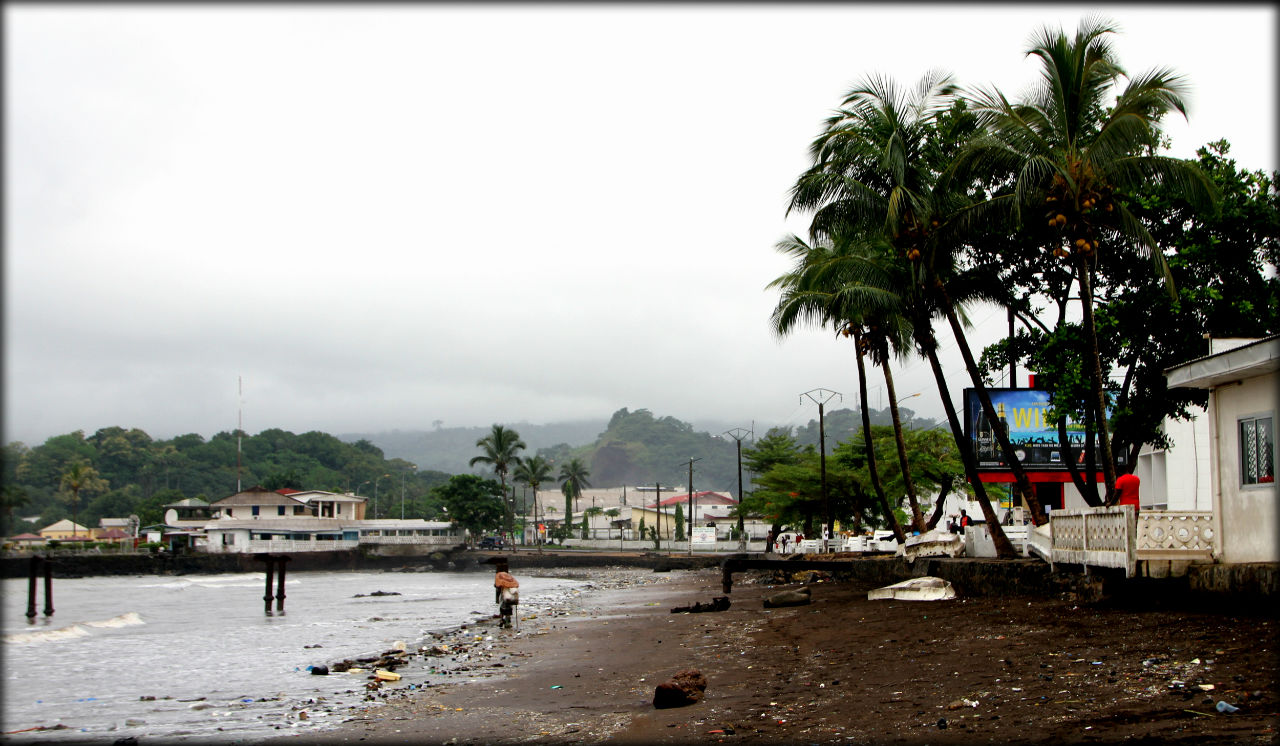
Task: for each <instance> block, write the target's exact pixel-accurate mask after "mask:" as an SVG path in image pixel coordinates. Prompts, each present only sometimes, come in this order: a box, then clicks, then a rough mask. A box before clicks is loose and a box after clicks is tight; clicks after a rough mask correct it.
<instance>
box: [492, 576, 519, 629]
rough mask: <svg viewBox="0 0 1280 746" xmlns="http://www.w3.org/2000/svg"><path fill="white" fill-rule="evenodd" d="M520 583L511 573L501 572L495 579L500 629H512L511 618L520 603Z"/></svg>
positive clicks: (494, 586) (495, 599)
mask: <svg viewBox="0 0 1280 746" xmlns="http://www.w3.org/2000/svg"><path fill="white" fill-rule="evenodd" d="M519 587H520V583H519V581H517V580H516V579H515V577H514V576H512V575H511V573H509V572H506V571H505V570H499V571H498V573H497V574H496V575H494V577H493V588H494V592H495V593H494V595H495V598H494V601H496V602H497V604H498V616H499V617H500V618H499V620H498V626H499V627H510V626H511V617H512V616H513V615H514V614H515V609H516V606H517V605H519V603H520V591H519V590H518V588H519Z"/></svg>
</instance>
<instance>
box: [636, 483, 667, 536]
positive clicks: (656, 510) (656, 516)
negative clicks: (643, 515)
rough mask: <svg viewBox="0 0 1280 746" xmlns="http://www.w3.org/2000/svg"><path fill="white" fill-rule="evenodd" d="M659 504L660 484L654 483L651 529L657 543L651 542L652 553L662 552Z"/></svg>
mask: <svg viewBox="0 0 1280 746" xmlns="http://www.w3.org/2000/svg"><path fill="white" fill-rule="evenodd" d="M661 502H662V482H654V483H653V514H654V515H653V522H654V524H655V525H654V527H653V528H652V529H651V530H652V531H653V535H654V536H655V537H657V541H655V542H653V551H654V552H660V551H662V532H661V531H660V530H659V529H660V528H661V527H662V508H661V506H660V505H659V503H661ZM640 538H641V539H643V538H644V537H643V536H641V537H640Z"/></svg>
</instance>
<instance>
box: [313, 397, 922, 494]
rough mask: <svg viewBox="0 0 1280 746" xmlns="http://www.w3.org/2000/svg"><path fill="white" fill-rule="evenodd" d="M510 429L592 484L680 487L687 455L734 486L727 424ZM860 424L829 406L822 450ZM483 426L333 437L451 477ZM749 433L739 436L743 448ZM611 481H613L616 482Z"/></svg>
mask: <svg viewBox="0 0 1280 746" xmlns="http://www.w3.org/2000/svg"><path fill="white" fill-rule="evenodd" d="M901 413H902V418H903V424H904V425H908V426H911V427H916V428H928V427H934V426H935V423H934V421H933V420H928V419H923V420H921V419H916V418H915V417H914V413H913V412H912V411H911V410H910V409H907V408H905V407H903V408H901ZM870 414H871V422H872V424H873V425H888V424H890V419H889V411H888V410H887V409H884V410H871V413H870ZM499 424H502V425H504V426H506V427H508V428H511V429H513V430H515V431H516V432H517V433H519V434H520V439H521V440H523V441H524V442H525V445H526V446H527V448H526V450H525V451H523V452H522V455H526V456H531V455H533V454H536V453H538V452H539V451H543V452H544V454H545V455H548V456H549V457H551V458H552V459H553V460H556V461H563V460H564V459H567V458H569V457H573V456H578V457H582V458H583V459H584V462H585V463H587V464H588V466H589V468H590V469H591V471H592V478H591V483H592V485H593V486H596V487H613V486H619V485H621V484H624V483H626V484H639V483H646V482H648V481H650V480H661V481H662V482H663V483H665V484H676V483H680V484H684V483H685V482H687V481H688V479H687V473H686V471H687V470H686V469H681V468H680V463H681V462H683V461H685V460H687V459H688V458H698V459H703V458H705V459H706V460H705V461H703V462H702V463H700V464H698V467H697V471H698V472H699V473H697V474H695V487H696V488H699V489H702V488H706V489H717V490H723V489H729V488H730V487H736V483H737V482H736V480H737V477H736V473H737V464H736V459H734V458H733V457H732V454H733V452H734V449H733V446H732V441H730V440H728V439H727V438H721V437H719V436H720V434H721V433H723V432H725V431H726V430H728V429H729V428H730V427H732V426H730V425H725V424H723V423H718V422H710V421H706V422H702V423H699V424H700V426H695V425H693V424H690V423H688V422H684V421H682V420H678V419H676V418H674V417H654V416H653V414H652V413H651V412H649V410H647V409H637V410H634V411H629V410H627V409H625V408H624V409H620V410H618V411H617V412H615V413H614V414H613V416H612V417H611V418H610V419H609V420H578V421H571V422H556V423H549V424H545V425H534V424H531V423H528V422H516V423H499ZM770 427H771V426H770V425H761V424H759V423H757V424H756V425H755V432H754V437H755V438H757V439H758V438H761V437H764V435H765V434H766V433H767V432H768V430H769V428H770ZM861 427H862V420H861V415H859V414H858V411H857V410H855V409H836V410H833V411H830V412H827V414H826V433H827V450H828V452H830V451H831V450H832V449H834V448H835V444H836V443H837V442H839V441H842V440H846V439H848V438H849V437H850V435H851V434H852V433H853V432H854V431H855V430H858V429H860V428H861ZM489 431H490V428H489V427H437V428H435V429H434V430H391V431H381V432H363V433H343V434H340V435H338V436H337V437H338V438H339V439H340V440H343V441H346V442H355V441H358V440H362V439H363V440H367V441H368V442H370V443H372V444H373V445H375V446H377V447H378V448H379V449H381V450H382V452H383V454H385V455H386V457H387V458H402V459H404V460H406V461H409V462H412V463H414V464H417V466H418V468H419V469H423V470H426V469H433V470H437V471H442V472H447V473H450V474H470V473H476V474H484V473H488V472H487V470H486V469H485V468H484V467H482V466H476V467H475V468H473V467H471V466H470V465H469V462H470V460H471V459H472V458H475V457H476V456H478V455H480V451H479V449H478V448H477V447H476V441H477V440H479V439H481V438H483V437H485V436H486V435H488V434H489ZM791 433H792V435H793V436H794V437H795V439H796V441H797V442H798V443H799V444H800V445H814V446H816V445H817V444H818V420H817V419H812V420H810V421H809V422H808V423H806V424H805V425H799V426H794V427H792V428H791ZM751 442H752V440H751V436H748V438H747V439H746V440H744V441H743V446H744V447H747V446H749V445H750V443H751ZM615 482H616V484H615Z"/></svg>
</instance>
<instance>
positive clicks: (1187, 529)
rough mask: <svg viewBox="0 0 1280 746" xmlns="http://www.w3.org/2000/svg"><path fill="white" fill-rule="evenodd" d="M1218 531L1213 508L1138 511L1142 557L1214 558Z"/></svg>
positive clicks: (1176, 558)
mask: <svg viewBox="0 0 1280 746" xmlns="http://www.w3.org/2000/svg"><path fill="white" fill-rule="evenodd" d="M1217 538H1218V532H1217V530H1216V529H1215V526H1214V520H1213V513H1212V512H1210V511H1170V510H1155V511H1143V512H1141V513H1139V514H1138V537H1137V542H1138V547H1137V551H1138V559H1172V560H1211V559H1213V557H1214V555H1215V554H1217Z"/></svg>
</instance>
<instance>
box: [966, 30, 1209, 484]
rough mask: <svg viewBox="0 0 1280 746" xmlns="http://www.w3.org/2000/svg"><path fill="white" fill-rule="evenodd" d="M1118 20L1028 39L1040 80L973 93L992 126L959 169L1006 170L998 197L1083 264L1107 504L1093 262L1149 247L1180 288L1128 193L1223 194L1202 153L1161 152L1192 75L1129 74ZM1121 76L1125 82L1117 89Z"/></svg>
mask: <svg viewBox="0 0 1280 746" xmlns="http://www.w3.org/2000/svg"><path fill="white" fill-rule="evenodd" d="M1116 31H1117V27H1116V26H1115V25H1114V24H1111V23H1109V22H1106V21H1104V20H1101V19H1088V20H1086V21H1084V22H1082V23H1081V25H1080V26H1079V28H1078V29H1077V30H1076V33H1075V36H1074V37H1070V38H1069V37H1068V36H1067V34H1066V33H1065V32H1064V31H1063V30H1061V29H1052V28H1049V27H1044V28H1042V29H1041V30H1040V31H1039V32H1038V33H1037V34H1036V35H1035V37H1033V40H1032V44H1031V47H1030V48H1029V49H1028V50H1027V55H1028V56H1032V57H1036V58H1038V59H1039V61H1040V63H1041V76H1040V79H1039V81H1038V85H1037V86H1036V88H1035V89H1034V90H1033V91H1032V92H1031V94H1030V95H1029V96H1027V97H1026V98H1025V99H1024V100H1021V101H1018V102H1011V101H1010V100H1009V99H1007V98H1006V97H1005V96H1004V95H1003V94H1002V93H1000V92H999V91H998V90H995V89H988V90H979V91H977V92H976V93H975V94H974V95H972V96H971V99H972V102H973V104H974V107H975V109H974V110H975V112H976V113H977V114H978V115H979V117H980V118H981V120H982V123H983V125H984V126H985V127H986V128H987V129H988V130H989V134H988V135H986V136H984V137H979V138H976V139H974V140H973V141H972V142H971V143H969V145H968V146H967V147H966V148H965V149H964V151H963V152H962V153H961V154H960V155H959V156H958V158H957V159H956V161H955V163H954V164H953V167H952V174H951V176H952V177H953V178H956V179H957V180H959V181H960V182H967V181H971V180H972V179H973V178H974V177H975V175H982V178H989V175H991V174H996V175H1000V176H1004V177H1006V179H1007V188H1006V189H1005V190H1004V192H1003V193H1002V194H1001V195H1000V196H998V197H997V198H995V199H992V200H989V206H990V207H995V208H1000V210H1001V212H1003V214H1005V215H1007V216H1008V217H1009V218H1011V219H1012V223H1013V224H1014V225H1015V226H1018V227H1020V228H1022V229H1023V230H1024V231H1028V229H1029V228H1030V227H1031V225H1032V221H1042V222H1043V225H1044V227H1046V228H1047V229H1048V234H1049V238H1048V240H1045V241H1042V242H1041V243H1042V245H1044V247H1045V249H1046V250H1048V251H1051V252H1052V255H1053V256H1054V257H1056V258H1057V259H1059V260H1061V261H1063V262H1065V263H1068V264H1070V265H1071V266H1072V267H1073V269H1074V271H1075V274H1076V281H1077V282H1078V283H1079V285H1080V308H1081V311H1082V322H1083V326H1084V329H1085V333H1086V336H1087V339H1088V342H1089V350H1088V354H1089V363H1088V365H1087V366H1086V367H1087V368H1088V373H1089V377H1090V384H1091V387H1092V389H1093V401H1092V402H1091V403H1090V405H1091V408H1092V409H1093V410H1094V411H1093V415H1094V418H1095V421H1096V423H1097V426H1098V427H1097V431H1098V443H1099V447H1100V450H1101V453H1102V464H1101V466H1102V469H1103V478H1104V480H1105V482H1106V488H1107V501H1108V503H1109V504H1111V503H1113V502H1114V500H1115V497H1116V495H1115V479H1116V463H1115V459H1114V458H1113V456H1112V452H1111V439H1110V437H1109V429H1108V423H1107V409H1108V408H1107V401H1106V396H1107V395H1106V388H1107V386H1106V384H1107V376H1106V375H1105V371H1103V369H1102V361H1101V356H1100V355H1099V351H1098V340H1097V330H1096V326H1095V322H1094V314H1093V311H1094V309H1093V305H1094V281H1095V273H1096V272H1098V270H1099V268H1100V265H1101V264H1102V263H1104V262H1105V261H1106V256H1107V252H1111V251H1115V252H1129V251H1132V252H1138V253H1139V254H1144V255H1147V256H1149V257H1150V259H1151V260H1152V263H1153V265H1154V267H1155V269H1156V271H1157V272H1158V273H1160V274H1161V275H1162V276H1163V277H1164V278H1165V281H1166V283H1168V284H1170V289H1171V291H1172V285H1171V279H1170V277H1169V273H1168V267H1167V266H1166V264H1165V261H1164V257H1163V255H1162V253H1161V252H1160V251H1159V249H1158V247H1157V246H1156V243H1155V240H1154V239H1153V238H1152V236H1151V234H1150V233H1149V232H1148V231H1147V230H1146V228H1144V227H1143V225H1142V223H1141V222H1140V221H1139V220H1138V219H1137V218H1136V217H1135V216H1134V215H1133V214H1132V213H1131V212H1130V211H1129V209H1128V205H1127V198H1128V197H1130V196H1141V194H1142V193H1143V191H1144V189H1146V188H1148V187H1149V186H1150V185H1153V184H1155V183H1162V184H1164V185H1165V186H1167V187H1169V188H1171V190H1172V191H1174V192H1175V193H1176V194H1178V196H1181V197H1182V198H1184V199H1186V200H1187V201H1188V202H1189V203H1190V204H1192V205H1193V206H1197V207H1200V208H1209V209H1213V208H1214V207H1215V205H1216V197H1215V194H1214V189H1213V186H1212V184H1211V182H1210V181H1209V179H1208V178H1207V177H1206V176H1205V175H1204V174H1203V173H1202V172H1201V171H1200V169H1199V168H1198V167H1197V166H1196V164H1195V163H1194V162H1192V161H1186V160H1182V159H1177V158H1170V157H1166V156H1161V155H1157V154H1156V153H1155V149H1156V146H1157V145H1158V143H1159V140H1160V121H1161V119H1162V118H1163V117H1164V116H1166V115H1168V114H1171V113H1177V114H1181V115H1183V116H1184V117H1185V116H1186V113H1187V112H1186V104H1185V102H1184V98H1183V97H1184V94H1185V92H1186V82H1185V80H1184V79H1183V78H1182V77H1181V76H1179V75H1176V74H1174V73H1173V72H1172V71H1171V70H1168V69H1156V70H1152V71H1149V72H1145V73H1142V74H1140V75H1134V76H1129V75H1127V74H1126V73H1125V71H1124V69H1123V68H1122V67H1121V66H1120V64H1119V61H1118V60H1117V58H1116V55H1115V52H1114V50H1113V49H1112V47H1111V44H1110V35H1111V34H1113V33H1115V32H1116ZM1121 78H1126V79H1127V84H1126V85H1125V86H1124V88H1123V90H1117V89H1118V88H1119V83H1120V79H1121ZM1113 97H1114V98H1113ZM989 213H990V210H987V211H984V214H989ZM1037 227H1039V226H1037ZM1028 232H1031V231H1028ZM1034 233H1040V231H1034ZM990 416H991V415H990V414H988V417H990Z"/></svg>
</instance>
